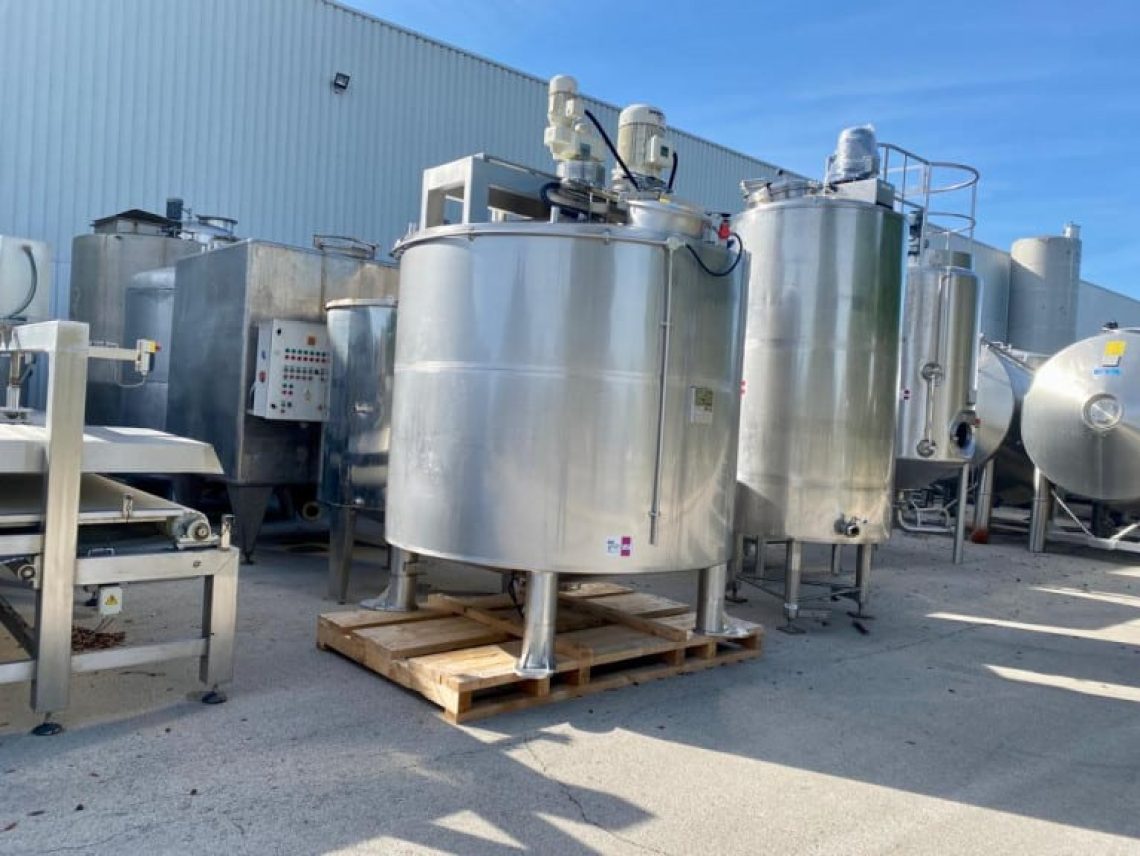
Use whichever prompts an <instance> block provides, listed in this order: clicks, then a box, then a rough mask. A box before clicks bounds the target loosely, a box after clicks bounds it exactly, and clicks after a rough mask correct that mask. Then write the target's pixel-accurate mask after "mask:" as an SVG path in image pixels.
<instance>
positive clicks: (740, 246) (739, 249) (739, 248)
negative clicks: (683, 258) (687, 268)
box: [685, 232, 744, 276]
mask: <svg viewBox="0 0 1140 856" xmlns="http://www.w3.org/2000/svg"><path fill="white" fill-rule="evenodd" d="M731 234H732V237H733V238H734V239H735V240H736V258H734V259H733V260H732V264H730V265H729V266H728V267H727V268H725V269H724V270H721V271H716V270H713V269H712V268H710V267H709V266H708V265H706V264H705V262H704V259H702V258H701V257H700V256H699V255H697V251H696V250H694V249H693V246H692V244H685V248H686V249H688V251H689V252H690V253H692V254H693V258H694V259H696V260H697V264H699V265H700V266H701V270H703V271H704V272H705V273H707V274H708V275H709V276H728V275H729V274H730V273H732V272H733V271H734V270H736V266H737V265H738V264H740V259H741V258H742V257H743V256H744V241H742V240H740V236H739V235H738V234H736V233H735V232H732V233H731Z"/></svg>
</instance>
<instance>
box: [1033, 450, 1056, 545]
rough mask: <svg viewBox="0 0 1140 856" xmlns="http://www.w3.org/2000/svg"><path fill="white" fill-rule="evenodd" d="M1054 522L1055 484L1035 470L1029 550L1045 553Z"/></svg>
mask: <svg viewBox="0 0 1140 856" xmlns="http://www.w3.org/2000/svg"><path fill="white" fill-rule="evenodd" d="M1052 522H1053V485H1052V483H1051V482H1050V481H1049V479H1047V478H1045V474H1044V473H1042V472H1041V470H1038V469H1034V470H1033V510H1032V511H1031V512H1030V516H1029V552H1030V553H1044V552H1045V541H1046V537H1047V536H1048V534H1049V524H1050V523H1052Z"/></svg>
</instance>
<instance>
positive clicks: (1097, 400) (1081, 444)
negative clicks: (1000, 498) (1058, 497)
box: [1021, 329, 1140, 503]
mask: <svg viewBox="0 0 1140 856" xmlns="http://www.w3.org/2000/svg"><path fill="white" fill-rule="evenodd" d="M1021 434H1022V438H1023V439H1024V442H1025V449H1026V451H1027V452H1028V453H1029V457H1030V459H1032V461H1033V463H1034V464H1035V465H1036V466H1037V468H1038V469H1039V470H1041V472H1042V473H1043V474H1044V475H1045V477H1046V478H1047V479H1049V481H1051V482H1052V483H1053V484H1055V485H1057V486H1058V487H1061V488H1063V489H1064V490H1067V491H1070V492H1072V493H1076V494H1079V495H1081V496H1084V497H1087V498H1089V499H1097V500H1104V501H1106V502H1124V503H1130V502H1133V501H1136V500H1140V329H1128V330H1112V331H1106V332H1104V333H1101V334H1099V335H1097V336H1092V337H1090V338H1088V339H1084V340H1082V341H1080V342H1077V343H1076V344H1073V345H1070V346H1069V347H1067V348H1065V349H1064V350H1063V351H1061V352H1060V353H1058V354H1055V355H1054V356H1053V357H1051V358H1050V359H1049V360H1048V361H1047V362H1046V363H1045V364H1044V365H1042V366H1041V367H1040V368H1039V369H1038V370H1037V374H1036V376H1035V377H1034V379H1033V385H1032V386H1031V387H1030V388H1029V393H1028V394H1027V395H1026V396H1025V404H1024V407H1023V417H1022V420H1021Z"/></svg>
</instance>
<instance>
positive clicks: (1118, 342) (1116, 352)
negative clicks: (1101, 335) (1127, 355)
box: [1104, 339, 1128, 357]
mask: <svg viewBox="0 0 1140 856" xmlns="http://www.w3.org/2000/svg"><path fill="white" fill-rule="evenodd" d="M1127 347H1128V343H1127V342H1125V341H1124V340H1123V339H1111V340H1110V341H1108V342H1105V343H1104V355H1105V356H1106V357H1123V356H1124V350H1125V348H1127Z"/></svg>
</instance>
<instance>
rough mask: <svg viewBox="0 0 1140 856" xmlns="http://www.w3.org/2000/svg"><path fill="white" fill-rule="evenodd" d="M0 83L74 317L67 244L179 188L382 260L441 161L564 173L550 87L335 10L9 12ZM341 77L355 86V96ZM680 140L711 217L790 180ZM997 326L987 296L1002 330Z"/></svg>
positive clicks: (243, 4) (45, 7) (282, 0)
mask: <svg viewBox="0 0 1140 856" xmlns="http://www.w3.org/2000/svg"><path fill="white" fill-rule="evenodd" d="M0 71H2V72H3V79H4V80H5V82H6V85H5V86H4V87H0V116H3V118H4V121H3V122H0V188H3V193H2V194H0V233H2V234H12V235H20V236H25V237H30V238H37V239H40V240H46V241H49V242H50V243H51V245H52V249H53V253H54V257H55V262H56V265H55V271H54V274H55V291H56V294H57V297H59V298H61V299H60V300H59V302H58V303H57V306H56V310H57V311H59V312H64V311H66V292H67V284H68V280H69V266H70V252H71V239H72V237H74V236H75V235H76V234H80V233H83V232H86V231H87V230H88V224H89V222H90V221H91V220H92V219H93V218H95V217H98V216H102V215H105V214H109V213H112V212H115V211H118V210H121V209H124V208H131V207H142V208H150V209H154V210H161V208H162V205H163V200H164V199H165V198H166V197H167V196H169V195H180V196H183V197H184V198H185V199H186V201H187V203H189V204H190V205H192V206H194V208H195V209H196V210H197V211H198V212H199V213H217V214H225V215H228V216H232V217H237V218H238V219H239V221H240V225H239V232H240V233H241V234H242V235H246V236H254V237H260V238H266V239H270V240H275V241H281V242H285V243H290V244H299V245H308V243H309V242H310V240H311V238H312V235H313V233H314V232H334V233H342V234H350V235H354V236H357V237H361V238H365V239H368V240H372V241H376V242H378V243H380V244H381V245H382V246H383V247H385V248H386V247H388V246H389V245H390V244H391V242H392V241H393V240H394V239H395V238H397V237H398V236H399V235H401V234H402V233H403V232H404V230H405V229H406V227H407V224H408V223H409V222H411V221H412V220H415V219H416V217H417V216H418V211H419V188H420V173H421V171H422V170H423V169H424V168H425V167H427V166H431V165H434V164H437V163H441V162H443V161H447V160H450V159H453V158H456V157H460V156H462V155H465V154H470V153H472V152H475V151H485V152H488V153H491V154H495V155H497V156H499V157H503V158H506V159H509V160H515V161H519V162H521V163H525V164H528V165H531V166H534V167H538V168H540V169H550V168H551V166H552V164H551V161H550V157H549V155H548V153H547V151H546V150H545V148H544V147H543V146H542V127H543V124H544V122H545V110H546V86H545V83H544V81H542V80H539V79H538V78H535V77H533V76H531V75H527V74H524V73H522V72H519V71H516V70H514V69H510V68H507V67H505V66H503V65H501V64H498V63H494V62H491V61H489V60H485V59H482V58H479V57H475V56H473V55H471V54H467V53H464V52H462V51H459V50H456V49H454V48H451V47H448V46H446V45H441V44H439V43H437V42H433V41H430V40H428V39H426V38H424V37H422V36H419V35H417V34H415V33H411V32H408V31H406V30H402V29H399V28H397V27H393V26H390V25H388V24H385V23H383V22H381V21H378V20H376V19H375V18H371V17H369V16H367V15H363V14H361V13H359V12H355V11H353V10H350V9H347V8H344V7H342V6H339V5H337V4H335V3H332V2H329V0H196V2H194V3H182V2H178V0H101V2H91V0H35V2H29V0H0ZM336 71H345V72H348V73H349V74H351V75H352V82H351V85H350V87H349V90H348V92H347V93H345V94H344V95H340V96H338V95H334V94H333V92H332V91H331V88H330V81H331V79H332V75H333V74H334V73H335V72H336ZM662 106H663V107H665V108H666V111H667V110H668V106H669V105H668V104H665V105H662ZM595 107H596V112H597V113H598V116H599V118H600V119H601V120H602V121H603V122H604V123H606V124H607V126H608V127H609V128H610V129H611V130H616V128H615V126H616V122H617V110H616V109H615V108H614V107H613V106H612V105H609V104H601V103H596V104H595ZM674 142H675V145H676V148H677V152H678V154H679V156H680V159H681V169H680V172H679V175H678V182H677V194H678V196H680V197H683V198H688V199H691V200H694V201H696V202H699V203H701V204H703V205H705V206H707V207H709V208H711V209H713V210H723V211H734V210H738V209H739V207H740V196H739V191H738V187H737V186H738V184H739V182H740V180H741V179H744V178H758V177H766V176H769V175H771V174H772V173H773V171H774V169H775V168H774V167H773V166H771V165H770V164H767V163H765V162H763V161H760V160H757V159H754V158H750V157H747V156H745V155H742V154H740V153H738V152H733V151H731V150H729V149H726V148H724V147H722V146H718V145H715V144H712V143H709V142H707V141H704V140H700V139H698V138H696V137H694V136H692V135H690V134H686V133H684V132H679V131H678V132H674ZM1124 299H1125V300H1127V298H1124ZM1000 315H1001V309H1000V307H998V306H996V305H995V307H992V311H991V307H989V301H987V310H986V318H987V329H995V330H996V328H997V327H998V326H1000V325H1001V321H1000Z"/></svg>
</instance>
